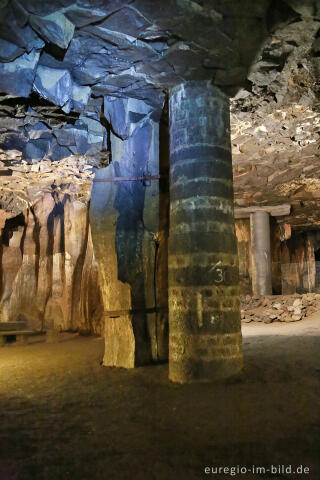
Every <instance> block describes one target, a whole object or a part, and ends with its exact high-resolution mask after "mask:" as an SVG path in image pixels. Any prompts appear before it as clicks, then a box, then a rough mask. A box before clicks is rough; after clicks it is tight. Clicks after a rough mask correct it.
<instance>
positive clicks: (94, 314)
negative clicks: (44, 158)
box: [0, 193, 103, 334]
mask: <svg viewBox="0 0 320 480" xmlns="http://www.w3.org/2000/svg"><path fill="white" fill-rule="evenodd" d="M0 244H1V253H0V255H1V257H0V269H1V270H0V274H1V275H0V277H1V283H0V321H1V322H8V321H17V320H25V321H26V322H27V327H28V328H31V329H35V330H42V329H52V328H54V329H57V330H72V331H76V330H78V331H80V332H83V333H89V332H91V333H97V334H100V333H101V332H102V330H103V318H102V310H103V307H102V301H101V294H100V289H99V286H98V273H97V266H96V263H95V259H94V256H93V247H92V239H91V231H90V225H89V216H88V204H86V203H83V202H80V201H79V200H77V198H76V197H75V198H72V197H70V195H66V194H58V193H56V194H52V193H47V194H45V195H44V196H43V197H42V198H41V199H40V200H39V201H38V202H36V203H35V205H34V206H33V207H32V208H28V209H26V210H25V211H23V212H22V213H21V214H20V215H18V216H16V217H12V218H11V219H9V220H7V221H6V222H5V225H4V228H3V229H2V231H1V237H0Z"/></svg>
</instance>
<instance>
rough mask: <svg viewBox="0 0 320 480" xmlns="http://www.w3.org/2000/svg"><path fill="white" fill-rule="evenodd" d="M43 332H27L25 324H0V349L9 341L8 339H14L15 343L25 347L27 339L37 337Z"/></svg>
mask: <svg viewBox="0 0 320 480" xmlns="http://www.w3.org/2000/svg"><path fill="white" fill-rule="evenodd" d="M41 333H44V332H39V331H35V330H27V329H26V323H25V322H0V347H2V346H3V345H5V344H6V343H7V342H8V341H9V337H15V338H14V339H13V340H16V342H17V343H20V344H22V345H26V344H27V343H28V342H29V337H31V336H33V335H39V334H41Z"/></svg>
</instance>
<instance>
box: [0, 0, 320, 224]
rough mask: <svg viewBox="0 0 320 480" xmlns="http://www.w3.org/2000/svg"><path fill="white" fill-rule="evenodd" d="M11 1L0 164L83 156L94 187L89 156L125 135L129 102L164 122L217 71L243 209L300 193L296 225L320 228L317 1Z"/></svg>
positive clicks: (5, 7) (1, 2)
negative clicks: (182, 88)
mask: <svg viewBox="0 0 320 480" xmlns="http://www.w3.org/2000/svg"><path fill="white" fill-rule="evenodd" d="M0 9H1V10H0V12H1V13H0V62H1V63H0V92H1V93H0V147H1V148H2V150H3V151H6V152H7V154H5V153H3V154H2V160H1V161H2V162H3V163H2V167H1V169H6V168H8V167H9V163H10V155H13V156H14V154H9V157H8V151H10V150H15V151H16V154H15V155H16V158H15V162H14V163H15V170H13V171H14V172H17V171H18V170H19V168H21V175H24V174H25V179H30V181H32V182H35V181H36V178H39V180H40V175H39V174H40V171H43V172H44V173H45V170H46V168H48V169H50V168H51V167H50V166H49V164H50V160H51V161H52V160H61V159H64V158H66V157H70V156H71V155H75V157H74V158H75V160H74V163H73V168H75V169H77V167H78V165H79V164H78V163H77V162H80V164H81V165H83V166H82V167H79V168H80V169H81V168H82V172H80V173H79V175H80V177H81V175H82V174H84V177H83V178H84V182H86V181H87V180H86V178H87V177H86V174H85V173H84V172H85V171H86V170H85V168H86V167H85V165H89V166H90V165H91V164H92V161H91V160H90V158H91V159H92V158H93V156H95V157H96V158H98V156H100V157H101V161H102V163H103V161H104V158H105V157H106V156H107V149H108V145H107V144H108V138H107V137H108V132H107V129H108V124H110V123H111V126H112V128H113V129H114V130H115V131H116V132H117V133H118V134H119V136H120V137H122V138H125V137H126V131H125V128H124V129H123V128H122V130H121V128H120V127H119V125H116V123H117V118H118V117H119V115H120V112H121V111H122V110H123V109H125V110H126V111H128V112H129V114H130V115H131V117H134V118H138V119H139V120H136V121H140V120H141V119H142V120H143V118H145V117H146V116H149V117H150V116H151V117H152V118H154V119H155V120H157V119H159V117H160V114H161V110H162V108H163V102H164V98H165V95H166V92H167V91H168V89H169V88H170V87H171V86H172V85H174V84H176V83H179V82H182V81H184V80H188V79H199V80H200V79H211V80H212V81H213V83H214V84H215V85H217V86H219V87H220V88H222V89H223V90H224V91H225V92H227V93H228V94H229V95H231V96H233V99H232V103H231V107H232V108H231V111H232V116H231V133H232V145H233V161H234V177H235V200H236V204H237V205H238V206H247V205H249V204H250V205H251V204H254V203H256V204H266V203H273V204H275V203H281V202H283V201H284V200H285V201H288V200H289V201H290V202H292V204H293V205H294V209H295V213H296V215H295V219H296V220H295V221H296V222H297V225H305V224H307V223H308V222H309V223H310V221H311V222H313V223H318V224H320V215H319V214H318V212H317V211H316V210H317V209H315V205H316V204H317V201H318V200H317V198H318V196H320V194H318V191H319V188H318V187H319V186H320V185H319V184H320V181H319V175H318V173H319V167H318V165H317V164H318V161H317V160H318V158H319V122H320V120H319V72H320V34H319V18H320V6H319V2H317V0H306V1H304V2H301V1H300V0H287V1H284V0H283V1H282V0H275V1H271V0H261V1H252V0H243V1H241V2H235V1H234V0H215V1H212V0H202V1H200V0H198V1H192V0H162V1H155V0H132V1H130V0H112V1H111V0H110V1H106V0H77V1H76V0H73V1H72V0H52V1H51V2H43V1H42V0H24V2H20V1H18V0H0ZM141 100H142V102H141ZM120 116H121V115H120ZM19 152H20V153H19ZM101 152H102V153H101ZM21 154H22V156H21ZM79 155H80V156H79ZM84 158H85V160H83V159H84ZM41 159H44V160H42V161H41V165H43V167H42V166H39V171H36V168H37V167H35V166H32V164H33V163H36V162H39V161H40V160H41ZM11 160H12V159H11ZM23 160H24V161H23ZM8 162H9V163H8ZM63 162H67V160H63ZM63 162H62V163H61V168H64V166H65V165H67V163H66V164H64V163H63ZM81 162H82V163H81ZM29 164H30V165H31V166H30V165H29ZM19 165H20V167H19ZM28 165H29V166H28ZM33 168H34V169H35V170H32V169H33ZM42 168H43V170H41V169H42ZM54 168H56V167H54ZM54 168H53V170H52V172H55V170H54ZM57 168H58V167H57ZM11 170H12V169H11ZM52 172H51V173H52ZM55 173H57V172H55ZM57 174H58V173H57ZM19 175H20V173H19V174H18V173H14V175H13V177H10V181H9V179H8V178H5V177H3V179H1V182H2V184H1V186H3V185H4V184H3V181H6V182H9V183H10V182H11V178H12V181H14V176H19ZM58 177H59V175H58ZM60 177H61V176H60ZM60 177H59V178H60ZM17 178H18V177H17ZM17 178H16V180H17ZM20 180H21V179H20ZM21 181H22V180H21ZM9 183H7V188H8V185H9ZM23 188H25V189H26V190H28V188H29V187H28V186H27V183H25V185H24V187H23ZM23 188H22V190H23ZM32 188H33V187H32ZM32 188H29V190H30V192H31V191H32ZM59 188H60V187H59ZM63 188H65V187H63ZM35 189H37V188H36V187H35ZM26 190H24V192H26ZM28 195H29V194H28ZM28 195H27V197H28V198H30V195H29V196H28ZM6 198H7V199H6V200H5V199H4V196H3V195H2V196H1V199H0V201H1V205H2V207H3V208H7V210H8V211H9V210H10V207H9V205H10V201H11V200H10V199H9V197H6ZM21 198H24V197H23V195H22V197H21ZM27 201H29V200H27ZM18 204H19V202H17V204H16V206H15V208H11V210H12V212H15V209H16V208H18V207H17V205H18ZM11 205H12V203H11Z"/></svg>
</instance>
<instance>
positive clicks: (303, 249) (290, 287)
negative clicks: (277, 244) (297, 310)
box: [281, 231, 320, 294]
mask: <svg viewBox="0 0 320 480" xmlns="http://www.w3.org/2000/svg"><path fill="white" fill-rule="evenodd" d="M319 246H320V232H317V231H296V232H293V233H292V236H291V238H290V239H288V240H286V241H285V242H282V243H281V261H282V265H281V269H282V276H281V278H282V293H283V294H289V293H296V292H297V293H305V292H314V291H317V290H318V288H319V285H318V284H317V262H316V261H315V251H316V250H318V248H319Z"/></svg>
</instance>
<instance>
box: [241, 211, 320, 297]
mask: <svg viewBox="0 0 320 480" xmlns="http://www.w3.org/2000/svg"><path fill="white" fill-rule="evenodd" d="M235 226H236V236H237V245H238V256H239V274H240V291H241V293H242V294H249V295H251V294H252V265H251V238H250V219H249V218H244V219H238V220H236V221H235ZM287 227H288V225H286V224H282V223H278V222H277V221H276V220H275V219H274V218H272V217H271V219H270V233H271V261H272V264H271V267H272V292H273V294H274V295H280V294H282V295H287V294H292V293H305V292H314V291H318V289H319V287H320V275H319V273H320V262H316V261H315V251H316V250H318V249H319V248H320V232H317V231H300V230H293V231H292V232H291V229H290V228H289V230H288V229H287Z"/></svg>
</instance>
